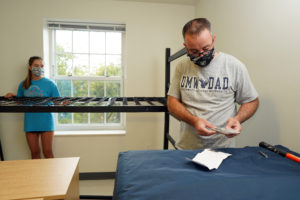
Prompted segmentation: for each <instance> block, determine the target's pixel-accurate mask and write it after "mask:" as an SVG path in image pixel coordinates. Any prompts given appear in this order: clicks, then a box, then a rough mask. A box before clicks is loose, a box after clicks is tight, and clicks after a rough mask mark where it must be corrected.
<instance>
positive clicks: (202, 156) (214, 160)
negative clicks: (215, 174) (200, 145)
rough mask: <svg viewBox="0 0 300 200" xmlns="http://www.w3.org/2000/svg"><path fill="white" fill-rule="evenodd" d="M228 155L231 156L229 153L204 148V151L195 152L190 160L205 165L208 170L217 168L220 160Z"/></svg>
mask: <svg viewBox="0 0 300 200" xmlns="http://www.w3.org/2000/svg"><path fill="white" fill-rule="evenodd" d="M228 156H231V154H229V153H224V152H220V151H214V150H211V149H204V151H202V152H201V153H197V155H196V156H195V157H194V158H193V159H192V161H193V162H195V163H197V164H200V165H203V166H205V167H207V168H208V169H209V170H212V169H218V167H219V166H220V165H221V163H222V161H223V160H224V159H225V158H227V157H228Z"/></svg>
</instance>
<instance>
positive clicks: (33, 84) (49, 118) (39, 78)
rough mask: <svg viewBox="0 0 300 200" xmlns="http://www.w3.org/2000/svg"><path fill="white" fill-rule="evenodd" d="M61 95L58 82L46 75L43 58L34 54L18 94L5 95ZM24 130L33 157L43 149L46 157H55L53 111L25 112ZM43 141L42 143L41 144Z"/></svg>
mask: <svg viewBox="0 0 300 200" xmlns="http://www.w3.org/2000/svg"><path fill="white" fill-rule="evenodd" d="M14 96H17V97H59V96H60V94H59V91H58V89H57V86H56V84H55V83H54V82H53V81H52V80H50V79H48V78H46V77H44V64H43V59H42V58H41V57H38V56H33V57H31V58H30V59H29V61H28V72H27V77H26V78H25V80H24V81H22V82H21V83H20V85H19V87H18V93H17V95H15V94H13V93H7V94H6V95H5V97H7V98H12V97H14ZM24 131H25V133H26V139H27V143H28V146H29V149H30V152H31V158H32V159H39V158H41V149H40V146H41V147H42V152H43V155H44V157H45V158H53V157H54V155H53V150H52V144H53V135H54V117H53V113H25V117H24ZM40 141H41V145H40Z"/></svg>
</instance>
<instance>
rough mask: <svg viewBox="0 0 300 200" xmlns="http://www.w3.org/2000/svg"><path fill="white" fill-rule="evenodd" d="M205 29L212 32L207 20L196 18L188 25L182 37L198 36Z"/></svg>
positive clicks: (184, 28) (183, 30) (185, 26)
mask: <svg viewBox="0 0 300 200" xmlns="http://www.w3.org/2000/svg"><path fill="white" fill-rule="evenodd" d="M204 29H208V30H209V32H211V24H210V22H209V21H208V20H207V19H206V18H195V19H192V20H191V21H189V22H188V23H186V24H185V25H184V27H183V29H182V36H183V38H184V37H185V34H190V35H193V34H198V33H200V32H201V31H203V30H204Z"/></svg>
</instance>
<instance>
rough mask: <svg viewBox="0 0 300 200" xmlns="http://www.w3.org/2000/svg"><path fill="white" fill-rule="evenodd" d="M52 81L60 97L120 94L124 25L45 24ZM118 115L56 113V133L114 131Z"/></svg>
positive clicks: (119, 119) (119, 122)
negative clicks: (89, 130) (63, 131)
mask: <svg viewBox="0 0 300 200" xmlns="http://www.w3.org/2000/svg"><path fill="white" fill-rule="evenodd" d="M47 24H48V30H49V36H50V37H49V38H50V39H49V41H50V51H49V52H50V56H49V58H50V63H51V66H52V68H51V70H50V73H51V78H52V79H53V80H54V81H55V82H56V84H57V86H58V89H59V91H60V94H61V96H62V97H67V96H69V97H118V96H122V95H123V68H124V67H123V49H124V45H123V44H124V38H125V25H123V24H90V23H89V24H88V23H70V22H57V21H56V22H54V21H48V22H47ZM122 115H123V114H121V113H58V114H57V117H56V123H57V129H58V130H72V129H76V130H78V129H84V130H88V129H99V128H102V129H111V128H112V129H116V128H118V129H119V128H121V127H123V121H124V120H123V116H122Z"/></svg>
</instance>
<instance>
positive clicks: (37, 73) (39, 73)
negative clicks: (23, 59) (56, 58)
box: [31, 67, 44, 77]
mask: <svg viewBox="0 0 300 200" xmlns="http://www.w3.org/2000/svg"><path fill="white" fill-rule="evenodd" d="M31 72H32V74H33V75H35V76H38V77H39V76H44V68H42V67H32V68H31Z"/></svg>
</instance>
